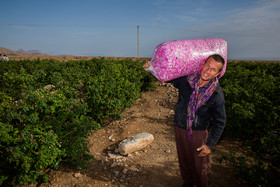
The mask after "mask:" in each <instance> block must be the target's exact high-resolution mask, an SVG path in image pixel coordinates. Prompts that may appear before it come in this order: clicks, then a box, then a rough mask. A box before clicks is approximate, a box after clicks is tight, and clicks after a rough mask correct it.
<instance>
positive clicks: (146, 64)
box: [143, 61, 151, 71]
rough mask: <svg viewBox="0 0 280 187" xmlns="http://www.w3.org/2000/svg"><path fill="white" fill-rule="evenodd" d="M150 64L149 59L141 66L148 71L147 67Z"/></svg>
mask: <svg viewBox="0 0 280 187" xmlns="http://www.w3.org/2000/svg"><path fill="white" fill-rule="evenodd" d="M150 66H151V61H147V62H146V63H145V64H144V65H143V68H144V69H145V70H146V71H148V70H147V68H149V67H150Z"/></svg>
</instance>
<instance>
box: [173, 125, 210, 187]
mask: <svg viewBox="0 0 280 187" xmlns="http://www.w3.org/2000/svg"><path fill="white" fill-rule="evenodd" d="M207 137H208V131H207V130H205V131H192V139H191V140H188V135H187V130H185V129H182V128H180V127H177V126H175V140H176V147H177V153H178V159H179V166H180V171H181V176H182V178H183V180H184V182H185V184H186V186H192V185H193V184H195V185H196V186H197V187H200V186H201V187H202V186H203V187H204V186H210V172H211V168H210V167H211V166H210V155H207V156H205V157H198V154H199V152H198V151H197V150H196V149H197V148H199V147H200V146H202V145H203V144H205V143H206V140H207Z"/></svg>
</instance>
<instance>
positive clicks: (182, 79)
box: [167, 76, 187, 88]
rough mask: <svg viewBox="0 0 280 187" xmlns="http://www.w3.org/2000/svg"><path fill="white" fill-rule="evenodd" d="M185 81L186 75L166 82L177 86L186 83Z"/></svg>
mask: <svg viewBox="0 0 280 187" xmlns="http://www.w3.org/2000/svg"><path fill="white" fill-rule="evenodd" d="M186 82H187V77H186V76H184V77H180V78H177V79H173V80H170V81H168V82H167V83H171V84H173V86H174V87H175V88H179V87H180V86H181V85H182V84H186Z"/></svg>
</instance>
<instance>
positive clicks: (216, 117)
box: [206, 91, 226, 149]
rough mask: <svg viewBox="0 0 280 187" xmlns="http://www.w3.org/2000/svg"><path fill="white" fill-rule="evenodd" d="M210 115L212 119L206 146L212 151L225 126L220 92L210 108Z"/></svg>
mask: <svg viewBox="0 0 280 187" xmlns="http://www.w3.org/2000/svg"><path fill="white" fill-rule="evenodd" d="M210 115H211V117H212V118H213V121H212V129H211V131H210V134H209V136H208V139H207V142H206V145H207V146H208V147H210V148H211V149H212V148H213V147H214V146H215V145H216V143H217V141H218V140H219V139H220V137H221V135H222V133H223V131H224V128H225V126H226V110H225V99H224V94H223V92H222V91H221V92H219V93H218V94H217V95H216V98H215V100H214V104H213V105H212V106H211V107H210Z"/></svg>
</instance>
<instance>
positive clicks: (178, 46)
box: [148, 38, 227, 82]
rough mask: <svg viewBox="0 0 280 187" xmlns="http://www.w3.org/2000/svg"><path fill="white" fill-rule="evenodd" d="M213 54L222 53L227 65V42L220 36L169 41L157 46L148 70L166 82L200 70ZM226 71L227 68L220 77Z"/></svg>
mask: <svg viewBox="0 0 280 187" xmlns="http://www.w3.org/2000/svg"><path fill="white" fill-rule="evenodd" d="M213 54H219V55H221V56H222V57H223V58H224V60H225V65H224V67H226V64H227V42H226V41H225V40H223V39H220V38H206V39H191V40H177V41H167V42H163V43H161V44H159V45H158V46H157V47H156V48H155V50H154V53H153V57H152V60H151V66H150V67H149V68H148V70H149V71H150V72H151V73H152V74H153V75H154V76H155V77H156V78H157V79H158V80H160V81H162V82H166V81H169V80H173V79H176V78H179V77H183V76H186V75H191V74H194V73H196V72H199V71H200V70H201V69H202V65H203V62H204V61H205V60H206V59H207V58H208V57H209V56H210V55H213ZM224 73H225V68H224V69H223V70H222V72H221V74H220V75H219V78H220V77H222V76H223V75H224Z"/></svg>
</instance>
